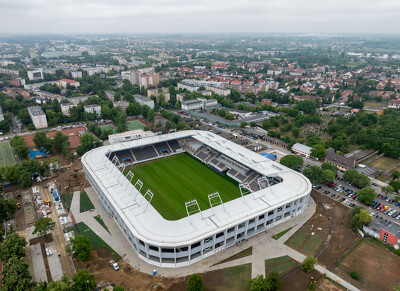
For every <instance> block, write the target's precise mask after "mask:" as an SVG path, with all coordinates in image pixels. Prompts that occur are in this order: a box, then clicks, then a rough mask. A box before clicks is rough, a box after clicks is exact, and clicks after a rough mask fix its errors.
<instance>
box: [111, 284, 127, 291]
mask: <svg viewBox="0 0 400 291" xmlns="http://www.w3.org/2000/svg"><path fill="white" fill-rule="evenodd" d="M124 290H125V288H124V287H122V286H119V285H117V286H115V287H114V289H113V291H124Z"/></svg>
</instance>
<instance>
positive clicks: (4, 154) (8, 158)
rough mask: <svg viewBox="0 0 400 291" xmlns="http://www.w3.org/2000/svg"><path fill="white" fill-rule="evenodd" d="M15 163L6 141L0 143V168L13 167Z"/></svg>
mask: <svg viewBox="0 0 400 291" xmlns="http://www.w3.org/2000/svg"><path fill="white" fill-rule="evenodd" d="M16 162H17V161H16V160H15V156H14V153H13V150H12V149H11V145H10V143H9V142H8V141H5V142H1V143H0V167H4V166H7V165H14V164H15V163H16Z"/></svg>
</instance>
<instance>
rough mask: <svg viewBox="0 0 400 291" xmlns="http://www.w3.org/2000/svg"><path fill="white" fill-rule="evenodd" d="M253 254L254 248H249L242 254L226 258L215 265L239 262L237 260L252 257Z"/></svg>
mask: <svg viewBox="0 0 400 291" xmlns="http://www.w3.org/2000/svg"><path fill="white" fill-rule="evenodd" d="M252 253H253V248H252V247H249V248H247V249H245V250H243V251H241V252H238V253H237V254H235V255H233V256H230V257H229V258H226V259H225V260H223V261H221V262H218V263H217V264H215V265H219V264H223V263H226V262H230V261H234V260H237V259H240V258H244V257H247V256H251V255H252Z"/></svg>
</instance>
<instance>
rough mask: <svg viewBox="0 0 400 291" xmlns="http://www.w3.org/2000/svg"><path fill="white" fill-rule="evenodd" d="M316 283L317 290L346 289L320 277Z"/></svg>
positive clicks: (334, 290) (342, 290)
mask: <svg viewBox="0 0 400 291" xmlns="http://www.w3.org/2000/svg"><path fill="white" fill-rule="evenodd" d="M318 284H319V286H318V287H317V289H316V290H318V291H346V288H344V287H342V286H339V285H338V284H335V283H333V282H332V281H330V280H329V279H321V280H320V281H319V283H318Z"/></svg>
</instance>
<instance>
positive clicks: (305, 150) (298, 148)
mask: <svg viewBox="0 0 400 291" xmlns="http://www.w3.org/2000/svg"><path fill="white" fill-rule="evenodd" d="M311 149H312V148H311V147H309V146H306V145H305V144H301V143H295V144H294V145H293V146H292V152H294V153H296V154H299V155H301V156H303V157H306V158H309V157H310V155H311Z"/></svg>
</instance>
